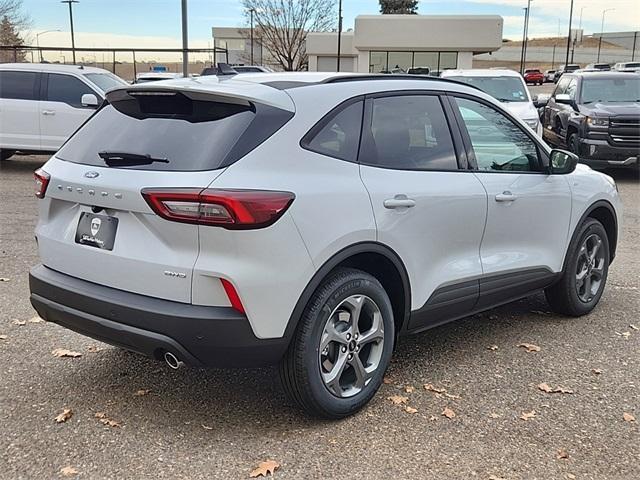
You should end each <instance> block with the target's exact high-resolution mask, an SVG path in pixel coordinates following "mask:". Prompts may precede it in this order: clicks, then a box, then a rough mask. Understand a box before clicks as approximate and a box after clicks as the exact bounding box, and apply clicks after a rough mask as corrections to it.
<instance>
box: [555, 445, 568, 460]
mask: <svg viewBox="0 0 640 480" xmlns="http://www.w3.org/2000/svg"><path fill="white" fill-rule="evenodd" d="M556 458H557V459H558V460H566V459H567V458H569V452H567V451H566V450H565V449H564V448H561V449H560V450H558V454H557V455H556Z"/></svg>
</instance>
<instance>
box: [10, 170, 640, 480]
mask: <svg viewBox="0 0 640 480" xmlns="http://www.w3.org/2000/svg"><path fill="white" fill-rule="evenodd" d="M45 160H46V158H45V157H16V158H15V159H14V160H11V161H8V162H5V163H4V164H3V165H2V166H1V167H0V206H1V207H2V208H0V277H1V278H2V279H3V281H0V305H1V306H2V308H1V309H0V335H1V337H0V363H1V365H2V367H1V368H0V372H1V377H0V378H1V381H0V465H2V466H1V467H0V477H2V478H12V479H14V478H25V479H27V478H28V479H49V478H61V477H63V473H61V469H63V468H65V467H71V470H69V469H67V470H65V471H66V472H67V473H68V474H69V476H68V477H67V478H87V479H88V478H92V479H94V478H138V479H139V478H184V479H212V478H221V479H235V478H248V477H249V473H250V472H251V470H252V469H253V468H255V467H256V466H257V464H258V463H260V462H261V461H264V460H267V459H270V460H274V461H276V462H278V463H279V464H280V468H279V469H278V470H277V471H276V473H275V478H282V479H293V478H296V479H297V478H304V479H313V478H344V479H348V478H354V479H355V478H421V479H422V478H424V479H468V478H478V479H487V480H488V479H509V480H511V479H565V478H566V479H572V478H577V479H629V480H632V479H637V478H640V435H639V432H640V430H639V427H640V425H639V424H640V331H639V330H638V328H640V254H639V253H638V244H639V243H640V184H639V182H638V178H637V177H636V176H633V175H631V174H627V173H624V172H618V173H614V174H613V175H614V176H615V178H616V179H617V181H618V185H619V189H620V192H621V195H622V198H623V201H624V203H625V213H624V221H623V223H624V234H623V239H622V242H621V243H620V245H619V248H618V255H617V258H616V261H615V262H614V264H613V265H612V267H611V270H610V276H609V282H608V285H607V288H606V291H605V294H604V296H603V298H602V301H601V303H600V305H599V307H598V308H597V309H596V310H595V311H594V312H593V313H592V314H591V315H589V316H587V317H584V318H578V319H574V318H563V317H560V316H557V315H554V314H551V313H550V312H549V310H548V307H547V304H546V303H545V300H544V297H543V296H542V295H538V296H535V297H532V298H529V299H525V300H522V301H519V302H517V303H514V304H511V305H508V306H505V307H502V308H499V309H495V310H492V311H490V312H487V313H484V314H481V315H476V316H474V317H470V318H467V319H464V320H462V321H459V322H457V323H453V324H449V325H445V326H443V327H440V328H437V329H434V330H431V331H429V332H427V333H424V334H421V335H418V336H415V337H411V338H407V339H404V340H403V341H402V342H401V343H400V345H399V346H398V348H397V351H396V353H395V356H394V360H393V362H392V366H391V369H390V371H389V372H388V379H387V382H388V383H385V385H383V387H382V388H381V390H380V392H379V393H378V395H377V396H376V398H375V399H374V400H373V402H372V403H371V404H370V406H369V407H367V408H366V409H365V410H364V411H362V412H361V413H359V414H357V415H356V416H354V417H352V418H349V419H347V420H343V421H340V422H326V421H318V420H315V419H310V418H308V417H305V416H304V415H303V414H302V413H301V412H300V411H298V410H297V409H296V408H294V407H293V406H292V405H291V404H289V403H288V402H287V400H286V399H285V397H284V395H283V393H282V391H281V389H280V387H279V386H278V384H277V382H276V380H275V376H274V372H273V371H272V370H269V369H266V370H234V371H218V370H209V371H205V370H198V369H187V368H185V369H181V370H179V371H175V372H174V371H170V370H169V369H168V368H167V367H166V366H165V365H163V364H161V363H157V362H155V361H152V360H149V359H146V358H143V357H140V356H137V355H135V354H131V353H127V352H123V351H121V350H118V349H116V348H112V347H109V346H107V345H104V344H100V343H99V342H96V341H93V340H91V339H88V338H85V337H82V336H80V335H77V334H75V333H73V332H70V331H67V330H64V329H62V328H61V327H58V326H56V325H53V324H48V323H44V322H37V321H35V322H34V321H33V319H34V315H35V312H34V311H33V310H32V308H31V306H30V304H29V300H28V281H27V272H28V270H29V268H30V267H31V266H32V265H34V264H36V263H38V257H37V253H36V246H35V242H34V240H33V229H34V226H35V222H36V213H35V212H36V198H34V196H33V193H32V190H33V186H32V183H33V182H32V172H33V170H35V169H36V168H37V167H38V166H40V165H41V164H42V162H43V161H45ZM522 343H528V344H533V345H536V346H538V347H539V349H540V350H539V351H537V352H527V351H526V349H525V348H523V347H518V345H519V344H522ZM59 348H64V349H69V350H72V351H74V352H78V353H81V354H82V356H81V357H78V358H64V357H63V358H59V357H56V356H54V355H53V354H52V352H53V351H54V350H56V349H59ZM543 383H546V384H547V385H548V386H549V388H548V390H556V389H560V390H563V391H564V392H565V393H561V392H556V393H548V392H545V391H543V390H544V389H545V387H539V385H540V384H543ZM425 384H431V386H429V387H427V388H425V387H424V385H425ZM541 388H542V389H541ZM445 390H446V391H445ZM568 391H571V392H572V393H569V392H568ZM394 396H399V397H407V399H406V403H400V404H399V405H396V404H394V403H393V402H392V401H391V400H389V397H394ZM398 401H402V400H398ZM407 406H408V407H411V408H410V409H406V407H407ZM65 408H67V409H71V410H72V416H71V418H69V419H68V420H66V421H65V422H61V423H56V421H55V418H56V416H57V415H59V414H60V413H61V412H63V410H64V409H65ZM445 408H447V409H449V410H450V411H453V412H454V413H455V416H453V417H452V418H447V417H446V416H444V415H443V414H442V413H443V412H444V411H445ZM412 409H415V410H416V412H415V413H409V412H411V411H413V410H412ZM407 410H408V411H407ZM532 412H534V413H532ZM96 413H100V414H102V418H97V417H96ZM447 413H449V412H447ZM625 413H626V414H627V415H626V420H625ZM630 415H631V416H633V417H635V418H636V419H637V420H636V421H631V418H632V417H630ZM99 416H100V415H99ZM449 416H452V415H451V414H450V413H449ZM110 420H112V421H113V422H112V423H110V422H109V421H110ZM74 472H75V473H74Z"/></svg>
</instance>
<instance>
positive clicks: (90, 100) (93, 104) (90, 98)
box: [80, 93, 98, 108]
mask: <svg viewBox="0 0 640 480" xmlns="http://www.w3.org/2000/svg"><path fill="white" fill-rule="evenodd" d="M80 103H81V104H82V106H83V107H90V108H97V107H98V97H96V96H95V95H94V94H93V93H85V94H84V95H82V98H81V99H80Z"/></svg>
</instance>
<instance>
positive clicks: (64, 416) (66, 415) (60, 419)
mask: <svg viewBox="0 0 640 480" xmlns="http://www.w3.org/2000/svg"><path fill="white" fill-rule="evenodd" d="M72 416H73V410H71V409H70V408H65V409H64V410H62V413H61V414H59V415H58V416H57V417H56V423H64V422H66V421H67V420H69V419H70V418H71V417H72Z"/></svg>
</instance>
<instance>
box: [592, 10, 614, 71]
mask: <svg viewBox="0 0 640 480" xmlns="http://www.w3.org/2000/svg"><path fill="white" fill-rule="evenodd" d="M613 10H615V8H605V9H604V10H602V24H601V25H600V41H599V42H598V59H597V60H596V62H599V61H600V48H601V47H602V35H604V14H605V13H607V12H611V11H613Z"/></svg>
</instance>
